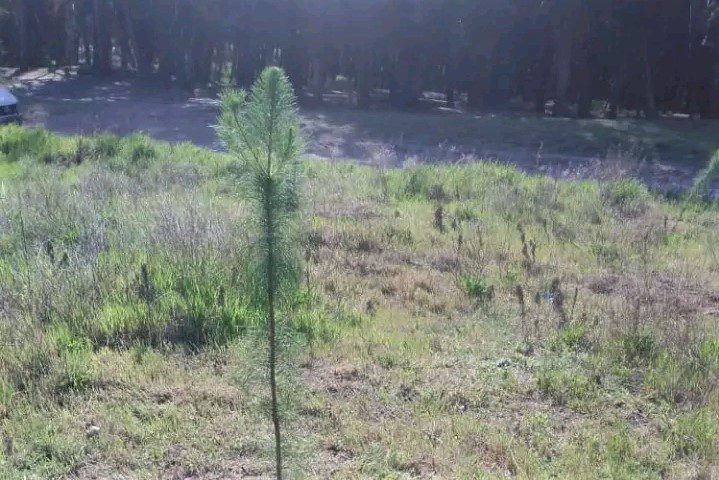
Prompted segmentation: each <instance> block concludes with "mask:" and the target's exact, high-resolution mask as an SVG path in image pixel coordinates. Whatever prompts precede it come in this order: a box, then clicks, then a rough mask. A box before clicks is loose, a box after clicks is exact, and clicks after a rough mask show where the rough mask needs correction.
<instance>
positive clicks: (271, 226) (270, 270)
mask: <svg viewBox="0 0 719 480" xmlns="http://www.w3.org/2000/svg"><path fill="white" fill-rule="evenodd" d="M274 129H275V125H274V117H272V116H271V118H270V125H269V128H268V134H269V139H268V142H267V145H268V146H267V178H266V180H265V181H266V185H265V188H264V199H263V207H264V224H265V242H266V243H265V245H266V246H267V271H266V275H267V278H266V281H267V323H268V327H269V342H270V345H269V352H268V356H269V359H268V360H269V363H270V365H269V367H270V393H271V397H272V398H271V400H272V425H273V427H274V433H275V467H276V478H277V480H282V433H281V431H280V412H279V404H278V399H277V351H276V347H277V331H276V322H275V291H276V288H277V276H276V275H277V272H276V268H275V250H274V249H275V245H276V240H277V239H276V238H275V213H274V211H275V210H274V209H275V207H274V206H273V204H272V199H273V197H274V191H273V190H274V189H273V179H272V154H273V152H272V141H273V133H274Z"/></svg>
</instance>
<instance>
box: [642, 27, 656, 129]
mask: <svg viewBox="0 0 719 480" xmlns="http://www.w3.org/2000/svg"><path fill="white" fill-rule="evenodd" d="M642 62H643V63H644V95H645V102H646V103H645V107H644V116H645V117H646V118H648V119H654V118H657V117H658V113H657V106H656V101H655V98H654V78H653V75H654V73H653V71H652V61H651V57H650V55H649V33H648V32H646V33H645V34H644V38H643V39H642Z"/></svg>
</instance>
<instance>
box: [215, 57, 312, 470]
mask: <svg viewBox="0 0 719 480" xmlns="http://www.w3.org/2000/svg"><path fill="white" fill-rule="evenodd" d="M218 133H219V136H220V139H221V140H222V141H223V143H224V144H225V146H226V147H227V149H228V150H229V151H230V153H231V154H233V155H234V156H236V157H237V158H238V159H239V161H240V171H241V184H242V185H241V187H242V188H241V192H242V193H243V196H244V197H245V199H246V201H247V203H248V205H249V206H250V207H251V208H252V215H251V221H252V222H253V228H254V234H255V236H256V240H255V242H254V248H255V252H254V256H253V258H254V259H255V265H254V267H255V268H254V270H253V275H252V278H253V281H254V284H255V285H256V287H257V288H256V289H255V300H256V302H257V304H258V305H259V306H260V308H262V309H263V312H264V314H265V317H266V319H267V331H268V357H269V366H268V367H269V378H270V392H271V397H272V423H273V426H274V437H275V464H276V465H275V466H276V471H277V478H278V479H281V478H282V440H281V432H280V412H279V405H278V398H277V321H278V319H277V310H278V308H279V306H280V304H281V302H282V299H283V298H288V295H292V293H293V292H294V291H295V290H296V289H297V286H298V279H299V276H300V269H299V261H298V257H299V255H298V252H297V251H296V250H297V247H296V245H297V243H296V242H295V243H293V242H292V240H293V232H294V230H295V228H296V227H297V225H298V224H299V221H298V175H299V161H298V158H299V154H300V151H301V148H302V146H301V143H302V142H301V140H300V137H299V117H298V114H297V108H296V103H295V96H294V93H293V90H292V86H291V85H290V82H289V81H288V79H287V77H286V75H285V73H284V72H283V71H282V69H280V68H277V67H269V68H267V69H266V70H265V71H263V72H262V73H261V74H260V77H259V78H258V79H257V81H256V82H255V84H254V85H253V86H252V88H251V90H250V91H249V92H245V91H228V92H226V93H225V94H224V95H223V96H222V112H221V114H220V119H219V126H218Z"/></svg>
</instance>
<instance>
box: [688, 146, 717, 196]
mask: <svg viewBox="0 0 719 480" xmlns="http://www.w3.org/2000/svg"><path fill="white" fill-rule="evenodd" d="M717 179H719V152H717V153H715V154H714V156H713V157H712V158H711V160H710V161H709V164H708V165H707V166H706V168H705V169H703V170H702V171H700V172H699V173H698V174H697V176H696V177H695V178H694V186H693V187H692V190H691V194H692V196H695V197H698V198H707V197H708V196H709V187H710V186H711V183H712V182H713V181H715V180H717Z"/></svg>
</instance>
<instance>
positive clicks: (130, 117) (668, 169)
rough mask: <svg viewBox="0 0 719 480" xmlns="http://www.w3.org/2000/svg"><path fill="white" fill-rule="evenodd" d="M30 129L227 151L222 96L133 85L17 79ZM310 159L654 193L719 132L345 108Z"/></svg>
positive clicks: (315, 116)
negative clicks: (497, 167)
mask: <svg viewBox="0 0 719 480" xmlns="http://www.w3.org/2000/svg"><path fill="white" fill-rule="evenodd" d="M15 80H16V83H17V85H18V87H19V88H17V94H18V96H19V97H20V99H21V101H22V103H23V110H24V114H25V117H26V121H27V124H28V125H34V126H44V127H46V128H48V129H50V130H52V131H54V132H58V133H62V134H80V133H82V134H92V133H98V132H112V133H115V134H118V135H126V134H129V133H132V132H136V131H144V132H147V133H148V134H149V135H150V136H152V137H153V138H156V139H159V140H166V141H172V142H180V141H188V142H192V143H195V144H197V145H201V146H205V147H209V148H213V149H220V148H221V147H220V145H219V144H218V142H217V139H216V135H215V132H214V130H213V125H214V123H215V121H216V117H217V109H218V105H217V100H216V95H213V94H210V93H208V92H199V91H196V92H193V93H192V94H190V93H188V92H186V91H181V90H176V89H168V88H165V87H162V86H161V85H158V84H156V83H150V82H143V81H140V80H138V79H136V78H133V77H116V78H113V79H98V78H95V77H90V76H80V77H78V76H76V75H72V76H70V77H67V78H65V77H63V76H60V75H48V74H47V73H46V72H42V71H39V72H28V73H26V74H24V75H22V76H19V77H15ZM302 119H303V127H304V130H305V133H306V136H307V139H308V142H307V150H308V153H309V154H312V155H316V156H319V157H323V158H329V159H338V160H340V159H341V160H351V161H354V162H357V163H362V164H376V165H382V166H403V165H407V164H411V163H435V162H457V161H471V160H474V159H477V158H482V159H491V160H496V161H499V162H503V163H511V164H514V165H516V166H517V167H519V168H521V169H523V170H525V171H528V172H530V173H544V174H548V175H551V176H554V177H556V178H583V177H602V176H604V177H606V176H613V175H621V174H631V175H635V176H637V177H640V178H642V179H643V180H644V181H646V182H647V183H648V184H649V185H650V186H653V187H659V188H661V189H663V190H668V191H674V190H681V189H683V188H686V186H687V185H688V184H689V183H690V182H691V179H692V178H693V176H694V175H695V174H696V172H697V171H698V170H699V169H701V168H703V166H704V165H705V164H706V162H707V161H708V159H709V158H710V156H711V155H712V153H713V152H714V150H716V149H717V148H719V123H718V122H713V121H702V122H698V121H692V120H689V119H686V118H664V119H662V120H659V121H656V122H646V121H643V120H638V119H622V120H614V121H612V120H601V119H593V120H565V119H552V118H546V117H541V116H534V115H531V114H526V115H520V114H495V113H486V114H469V113H457V112H451V111H440V110H436V111H433V112H424V113H411V112H409V113H403V112H397V111H389V110H373V111H358V110H354V109H350V108H347V107H342V106H327V107H323V108H317V109H302Z"/></svg>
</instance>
